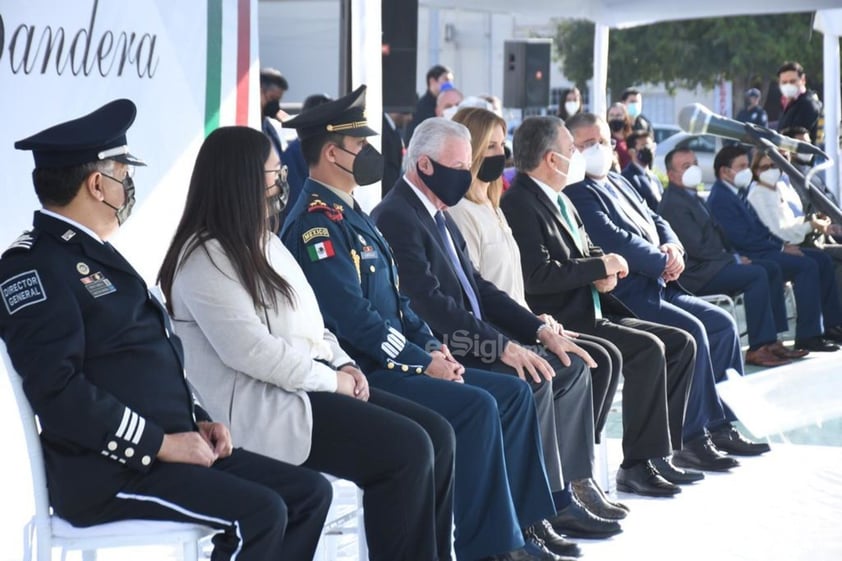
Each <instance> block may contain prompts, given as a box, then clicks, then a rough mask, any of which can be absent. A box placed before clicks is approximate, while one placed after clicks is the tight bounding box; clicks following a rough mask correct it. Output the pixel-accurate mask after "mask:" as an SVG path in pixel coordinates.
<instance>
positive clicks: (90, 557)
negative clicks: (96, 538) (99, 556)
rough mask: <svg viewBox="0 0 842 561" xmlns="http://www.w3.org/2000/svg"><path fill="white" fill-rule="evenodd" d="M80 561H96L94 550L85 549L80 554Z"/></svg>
mask: <svg viewBox="0 0 842 561" xmlns="http://www.w3.org/2000/svg"><path fill="white" fill-rule="evenodd" d="M82 561H96V550H95V549H86V550H85V551H83V552H82Z"/></svg>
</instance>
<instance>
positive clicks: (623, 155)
mask: <svg viewBox="0 0 842 561" xmlns="http://www.w3.org/2000/svg"><path fill="white" fill-rule="evenodd" d="M607 121H608V128H609V129H611V140H612V144H613V146H614V154H615V155H616V156H617V163H618V164H619V169H615V170H613V171H616V172H620V170H623V169H625V168H626V166H628V165H629V164H630V163H631V156H630V155H629V149H628V146H627V145H626V138H627V137H628V136H629V135H630V134H631V132H632V120H631V118H630V116H629V114H628V112H627V109H626V106H625V105H624V104H622V103H612V104H611V107H609V108H608V119H607Z"/></svg>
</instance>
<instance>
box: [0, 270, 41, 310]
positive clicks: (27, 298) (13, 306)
mask: <svg viewBox="0 0 842 561" xmlns="http://www.w3.org/2000/svg"><path fill="white" fill-rule="evenodd" d="M0 292H2V294H3V303H4V304H5V305H6V311H7V312H9V315H12V314H14V313H15V312H19V311H20V310H22V309H23V308H25V307H27V306H31V305H33V304H37V303H39V302H46V301H47V293H46V292H44V286H43V285H42V284H41V277H39V276H38V271H36V270H35V269H33V270H31V271H26V272H25V273H20V274H19V275H15V276H13V277H12V278H9V279H6V280H4V281H3V283H2V284H0Z"/></svg>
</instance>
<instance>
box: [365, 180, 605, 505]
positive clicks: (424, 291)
mask: <svg viewBox="0 0 842 561" xmlns="http://www.w3.org/2000/svg"><path fill="white" fill-rule="evenodd" d="M372 217H373V218H374V220H375V221H376V223H377V226H378V228H380V230H381V231H382V232H383V235H384V236H386V238H387V239H388V240H389V243H390V244H391V246H392V248H393V249H394V250H395V259H396V260H397V262H398V267H399V268H400V271H401V274H402V283H401V292H402V293H403V294H405V295H406V296H408V297H409V298H410V299H411V301H412V305H413V307H415V308H416V309H417V310H418V313H420V314H421V315H422V316H423V317H424V319H425V320H427V322H428V323H429V324H430V327H432V329H433V332H434V333H435V334H436V335H437V336H439V337H440V338H441V339H442V340H443V341H445V342H446V343H448V347H449V348H450V350H451V352H452V353H453V354H454V356H456V357H457V358H458V359H459V360H461V361H463V362H464V363H465V364H467V365H471V366H474V367H476V368H485V369H491V370H494V371H495V372H505V373H508V374H512V375H514V374H516V372H515V371H514V369H512V368H510V367H509V366H507V365H505V364H503V362H501V361H500V355H501V354H502V353H503V348H504V347H505V345H506V344H507V343H508V341H509V340H510V338H511V339H515V340H517V341H519V342H521V343H523V344H526V345H529V346H534V345H535V338H536V332H537V330H538V328H539V327H540V326H541V325H543V323H544V322H543V321H542V320H541V319H539V318H538V317H536V316H535V314H533V313H532V312H531V311H529V310H528V309H526V308H524V307H522V306H521V305H520V304H518V303H517V302H515V301H514V300H512V298H510V297H509V295H508V294H506V293H505V292H503V291H502V290H500V289H498V288H497V287H496V286H494V284H492V283H490V282H488V281H487V280H485V279H484V278H482V275H480V274H479V271H477V270H476V268H474V266H473V264H472V262H471V258H470V256H469V255H468V252H467V246H466V243H465V240H464V238H463V237H462V234H461V233H460V232H459V228H458V227H457V226H456V224H455V223H454V222H453V221H452V219H451V218H450V216H448V215H447V213H446V212H445V213H444V217H445V221H446V228H447V230H448V232H449V234H450V237H451V238H452V239H453V245H454V246H455V248H456V252H457V254H458V259H459V261H460V266H461V268H462V272H463V273H464V274H465V277H466V278H467V280H468V282H469V283H470V284H471V287H472V290H473V292H474V294H476V295H477V299H478V304H479V309H480V313H481V316H482V319H480V318H477V317H476V316H475V315H474V314H472V313H471V312H470V311H469V310H471V304H470V302H469V301H468V299H467V297H466V295H465V293H464V291H463V288H462V285H461V283H460V280H459V277H458V276H457V275H458V273H457V271H456V270H455V268H454V266H453V264H452V262H451V260H450V258H449V257H448V253H447V248H446V247H445V245H444V241H443V240H442V238H441V236H440V234H439V232H438V229H437V226H436V223H435V221H434V220H433V218H432V216H430V213H429V212H428V211H427V209H426V207H425V206H424V204H423V203H422V202H421V199H419V198H418V196H417V195H416V194H415V193H414V192H413V191H412V188H411V187H410V186H409V184H408V183H407V182H406V181H405V180H403V179H402V180H400V181H398V182H397V183H396V184H395V186H394V187H393V188H392V189H391V190H390V191H389V193H388V194H387V195H386V197H385V198H384V199H383V201H382V202H381V203H380V204H379V205H377V207H376V208H375V209H374V211H372ZM542 354H543V353H542ZM570 358H571V365H570V366H569V367H565V366H563V365H562V364H561V362H560V361H559V360H558V357H556V356H555V355H552V354H551V353H550V356H548V357H547V360H548V361H549V362H550V365H551V366H552V367H553V369H554V370H555V371H556V377H555V378H554V380H553V383H552V384H548V383H546V382H544V381H542V382H541V383H538V384H535V383H534V382H530V384H531V385H532V387H533V390H534V392H535V402H536V405H537V407H538V417H539V421H540V423H541V436H542V443H543V445H544V458H545V461H546V464H547V470H548V473H549V476H550V483H551V486H552V488H553V491H560V490H561V489H562V484H563V481H562V474H561V471H562V468H563V471H564V476H565V477H566V478H567V479H568V480H571V481H572V480H577V479H587V478H590V477H591V476H592V475H593V455H592V450H593V441H594V426H593V418H594V415H593V397H592V395H591V376H590V371H589V370H588V368H587V366H585V364H584V362H582V360H581V359H580V358H579V357H577V356H571V357H570ZM559 458H560V461H561V463H560V466H559Z"/></svg>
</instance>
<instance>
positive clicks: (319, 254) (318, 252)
mask: <svg viewBox="0 0 842 561" xmlns="http://www.w3.org/2000/svg"><path fill="white" fill-rule="evenodd" d="M307 254H308V255H309V256H310V261H321V260H322V259H327V258H328V257H333V256H334V255H336V254H335V253H334V252H333V244H332V243H331V242H330V240H325V241H323V242H319V243H314V244H313V245H308V246H307Z"/></svg>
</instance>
